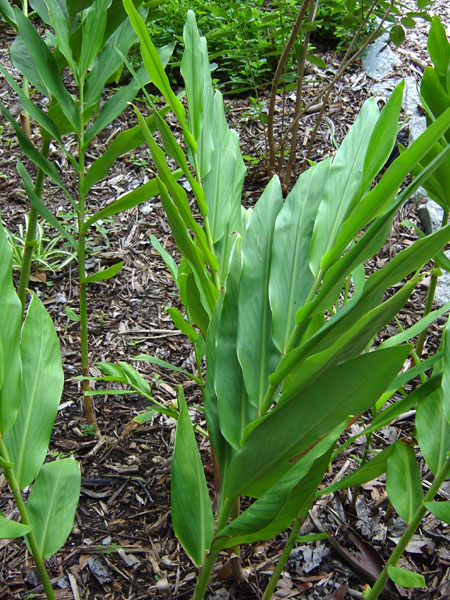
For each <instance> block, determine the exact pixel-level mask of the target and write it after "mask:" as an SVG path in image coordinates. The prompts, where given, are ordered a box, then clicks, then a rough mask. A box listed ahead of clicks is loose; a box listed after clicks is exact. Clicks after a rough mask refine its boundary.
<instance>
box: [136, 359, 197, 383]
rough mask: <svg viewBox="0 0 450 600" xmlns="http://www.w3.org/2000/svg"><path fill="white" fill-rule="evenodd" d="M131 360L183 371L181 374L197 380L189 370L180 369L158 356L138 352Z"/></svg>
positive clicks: (179, 371) (178, 371)
mask: <svg viewBox="0 0 450 600" xmlns="http://www.w3.org/2000/svg"><path fill="white" fill-rule="evenodd" d="M133 360H145V361H146V362H149V363H151V364H153V365H158V366H159V367H163V368H164V369H169V370H170V371H176V372H177V373H183V375H186V376H187V377H189V379H194V380H197V378H196V377H194V375H192V373H189V371H186V370H185V369H181V368H180V367H176V366H175V365H172V364H171V363H169V362H167V361H165V360H161V359H160V358H156V356H150V355H149V354H138V356H135V357H134V358H133Z"/></svg>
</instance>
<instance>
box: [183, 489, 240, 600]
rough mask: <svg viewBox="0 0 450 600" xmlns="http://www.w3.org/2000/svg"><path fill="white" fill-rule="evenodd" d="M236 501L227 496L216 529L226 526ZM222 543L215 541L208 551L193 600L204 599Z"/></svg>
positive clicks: (220, 510) (222, 504)
mask: <svg viewBox="0 0 450 600" xmlns="http://www.w3.org/2000/svg"><path fill="white" fill-rule="evenodd" d="M233 504H234V501H233V500H232V499H230V498H225V500H224V501H223V502H222V503H221V507H220V509H219V518H218V519H217V527H216V531H220V530H221V529H223V527H225V525H226V523H227V521H228V517H229V516H230V512H231V509H232V508H233ZM220 549H221V548H220V545H219V544H216V545H215V544H214V541H213V543H212V545H211V549H210V551H209V552H208V554H207V556H206V558H205V562H204V563H203V565H202V567H201V569H200V573H199V576H198V579H197V585H196V586H195V590H194V594H193V596H192V599H193V600H203V598H204V597H205V593H206V588H207V587H208V583H209V580H210V578H211V573H212V570H213V567H214V564H215V562H216V558H217V555H218V554H219V552H220Z"/></svg>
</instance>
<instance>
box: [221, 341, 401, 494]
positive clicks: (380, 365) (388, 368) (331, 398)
mask: <svg viewBox="0 0 450 600" xmlns="http://www.w3.org/2000/svg"><path fill="white" fill-rule="evenodd" d="M408 353H409V347H406V348H405V347H398V348H388V349H387V350H379V351H377V352H370V353H369V354H365V355H363V356H358V357H357V358H355V359H353V360H350V361H347V362H345V363H343V364H341V365H339V366H337V367H335V368H333V369H330V370H329V371H327V372H325V373H324V374H323V375H322V376H321V377H320V378H318V379H317V380H316V381H314V382H313V383H312V384H311V385H310V386H308V387H307V388H306V389H305V390H303V391H302V392H301V393H300V394H299V395H298V396H297V397H295V398H293V399H292V400H291V401H289V402H287V403H285V404H284V405H282V406H280V407H279V408H278V407H275V408H274V409H273V410H272V411H271V412H270V413H269V414H268V415H266V416H265V417H263V418H261V419H260V420H259V421H258V422H257V423H256V427H255V428H254V429H253V430H252V431H251V433H250V434H249V435H248V437H247V438H246V439H245V441H244V443H243V445H242V447H241V449H240V451H239V452H238V453H237V454H236V455H235V457H234V458H233V460H232V462H231V464H230V466H229V468H228V469H227V472H226V474H225V478H224V484H223V485H224V493H225V494H226V495H227V496H229V497H230V498H233V497H235V496H238V495H240V494H246V495H253V494H254V493H255V491H256V492H257V494H256V495H259V494H261V493H262V492H263V491H265V488H267V487H268V486H267V481H269V482H270V484H271V485H272V484H273V478H274V477H276V476H277V475H276V474H277V471H279V470H280V468H283V467H284V466H285V465H286V462H287V461H289V460H290V459H291V458H293V457H295V456H298V455H299V454H300V453H302V452H304V451H306V450H307V449H308V448H309V447H310V446H312V445H314V444H316V443H317V442H318V441H320V440H321V439H322V438H323V437H324V436H326V435H328V434H329V433H330V432H331V431H332V430H333V429H334V428H335V427H337V426H338V425H339V424H340V423H341V422H342V421H343V420H344V419H346V418H350V416H351V415H358V414H360V413H362V412H364V411H365V410H367V409H368V408H370V406H372V405H373V404H374V403H375V401H376V400H377V398H378V396H379V395H380V394H381V393H382V392H383V391H384V390H385V388H386V387H387V386H388V385H389V383H390V381H391V380H392V378H393V377H394V376H395V375H396V373H398V371H399V370H400V368H401V367H402V365H403V362H404V360H405V358H406V356H407V355H408ZM278 478H279V477H278ZM249 492H252V493H253V494H249Z"/></svg>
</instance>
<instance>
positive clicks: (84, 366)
mask: <svg viewBox="0 0 450 600" xmlns="http://www.w3.org/2000/svg"><path fill="white" fill-rule="evenodd" d="M79 89H80V104H79V106H80V113H79V119H80V135H79V136H78V276H79V279H80V347H81V374H82V375H83V377H87V378H88V377H89V345H88V319H87V283H86V231H85V208H86V194H85V193H84V192H83V193H81V192H80V190H82V189H83V181H84V177H85V173H84V171H85V148H84V121H83V107H84V77H80V88H79ZM82 386H83V410H84V416H85V419H86V423H87V425H93V426H94V427H97V419H96V418H95V413H94V407H93V403H92V396H89V395H88V394H87V392H89V391H90V389H91V385H90V381H89V379H83V381H82ZM97 430H98V428H97Z"/></svg>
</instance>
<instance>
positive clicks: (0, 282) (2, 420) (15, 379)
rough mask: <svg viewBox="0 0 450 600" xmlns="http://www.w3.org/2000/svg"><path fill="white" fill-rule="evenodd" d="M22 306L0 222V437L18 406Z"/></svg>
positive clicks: (14, 418)
mask: <svg viewBox="0 0 450 600" xmlns="http://www.w3.org/2000/svg"><path fill="white" fill-rule="evenodd" d="M21 324H22V307H21V304H20V300H19V298H18V297H17V294H16V292H15V290H14V285H13V282H12V250H11V246H10V244H9V243H8V241H7V239H6V235H5V232H4V230H3V226H2V224H1V222H0V342H1V347H2V355H3V361H2V372H3V385H2V386H1V388H0V435H4V434H5V433H6V432H7V431H8V430H9V429H10V428H11V427H12V426H13V423H14V421H15V420H16V417H17V412H18V410H19V404H20V390H21V385H22V383H21V372H22V362H21V356H20V345H19V344H20V327H21Z"/></svg>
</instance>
